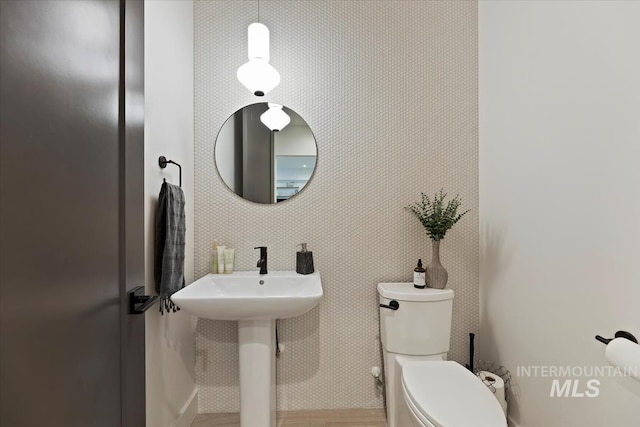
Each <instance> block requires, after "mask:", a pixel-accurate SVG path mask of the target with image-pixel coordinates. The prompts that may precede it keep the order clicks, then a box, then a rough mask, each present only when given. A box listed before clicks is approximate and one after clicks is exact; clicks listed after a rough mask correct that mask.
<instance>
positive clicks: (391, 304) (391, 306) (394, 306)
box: [380, 299, 400, 310]
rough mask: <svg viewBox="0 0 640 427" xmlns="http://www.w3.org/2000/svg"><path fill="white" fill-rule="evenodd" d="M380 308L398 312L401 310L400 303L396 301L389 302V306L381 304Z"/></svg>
mask: <svg viewBox="0 0 640 427" xmlns="http://www.w3.org/2000/svg"><path fill="white" fill-rule="evenodd" d="M380 307H382V308H388V309H389V310H397V309H399V308H400V303H399V302H398V301H396V300H394V299H392V300H391V301H389V305H387V304H380Z"/></svg>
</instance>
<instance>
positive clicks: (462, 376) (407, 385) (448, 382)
mask: <svg viewBox="0 0 640 427" xmlns="http://www.w3.org/2000/svg"><path fill="white" fill-rule="evenodd" d="M402 387H403V391H404V393H405V398H406V399H408V401H407V404H408V405H409V407H410V408H413V409H414V411H415V412H417V413H416V415H417V416H418V418H421V419H422V420H423V422H424V421H426V420H428V421H429V422H430V423H431V424H433V425H434V426H436V427H469V426H474V427H506V426H507V421H506V420H505V416H504V412H503V411H502V407H501V406H500V404H499V403H498V400H497V399H496V398H495V396H494V395H493V393H491V391H489V389H488V388H487V387H486V386H485V385H484V384H483V383H482V381H480V380H479V379H478V378H477V377H476V376H475V375H473V374H472V373H471V372H469V370H467V369H465V368H464V367H462V365H460V364H458V363H456V362H450V361H443V362H436V361H428V362H425V361H408V362H405V363H404V364H403V366H402ZM427 425H428V424H427Z"/></svg>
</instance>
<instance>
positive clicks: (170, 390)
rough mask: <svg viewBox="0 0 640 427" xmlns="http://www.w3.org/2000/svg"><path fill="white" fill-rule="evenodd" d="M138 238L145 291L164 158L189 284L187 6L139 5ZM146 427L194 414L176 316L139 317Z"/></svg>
mask: <svg viewBox="0 0 640 427" xmlns="http://www.w3.org/2000/svg"><path fill="white" fill-rule="evenodd" d="M144 131H145V218H146V222H145V232H146V242H147V244H146V247H145V255H146V287H147V291H148V292H149V293H152V294H153V293H155V289H154V284H153V236H154V234H153V226H154V224H153V223H154V212H155V205H156V203H157V199H158V193H159V192H160V186H161V184H162V179H163V178H166V179H167V181H168V182H171V183H173V184H177V183H178V168H177V167H176V166H173V165H168V166H167V168H166V169H164V170H163V169H160V168H159V167H158V157H160V156H166V157H167V158H168V159H172V160H174V161H176V162H178V163H180V164H181V165H182V188H183V190H184V192H185V197H186V219H187V224H186V226H187V236H186V242H187V251H186V257H185V279H186V281H187V283H189V282H191V281H193V260H194V257H193V248H194V246H193V242H194V239H193V223H194V221H193V207H194V203H193V199H194V198H193V2H192V1H190V0H179V1H169V0H163V1H157V0H156V1H146V2H145V129H144ZM146 329H147V330H146V341H147V342H146V350H147V356H146V357H147V363H146V365H147V369H146V375H147V426H149V427H165V426H166V427H168V426H174V425H175V426H179V427H186V426H189V425H190V424H191V421H192V420H193V418H194V417H195V413H196V411H197V398H196V388H195V371H194V369H195V368H194V364H195V355H194V352H195V341H194V327H193V323H192V318H191V317H190V316H188V315H186V314H184V313H183V312H178V313H170V314H165V315H164V316H161V315H160V313H159V312H158V306H157V305H156V307H154V308H152V309H150V310H149V311H148V312H147V314H146Z"/></svg>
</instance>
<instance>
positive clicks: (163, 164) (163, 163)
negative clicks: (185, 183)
mask: <svg viewBox="0 0 640 427" xmlns="http://www.w3.org/2000/svg"><path fill="white" fill-rule="evenodd" d="M168 163H171V164H172V165H176V166H178V169H179V170H180V187H182V166H180V165H179V164H178V163H176V162H174V161H173V160H167V158H166V157H165V156H160V158H159V159H158V165H160V169H164V168H166V167H167V164H168Z"/></svg>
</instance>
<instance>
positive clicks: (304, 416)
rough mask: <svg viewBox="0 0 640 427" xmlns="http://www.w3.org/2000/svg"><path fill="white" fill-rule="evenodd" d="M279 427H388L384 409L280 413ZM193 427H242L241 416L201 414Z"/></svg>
mask: <svg viewBox="0 0 640 427" xmlns="http://www.w3.org/2000/svg"><path fill="white" fill-rule="evenodd" d="M277 417H278V427H386V426H387V422H386V420H385V413H384V409H338V410H324V411H287V412H278V415H277ZM191 427H240V414H237V413H236V414H200V415H198V416H196V419H195V420H194V421H193V424H191Z"/></svg>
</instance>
